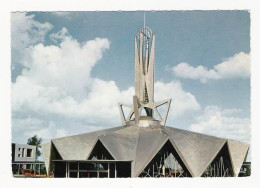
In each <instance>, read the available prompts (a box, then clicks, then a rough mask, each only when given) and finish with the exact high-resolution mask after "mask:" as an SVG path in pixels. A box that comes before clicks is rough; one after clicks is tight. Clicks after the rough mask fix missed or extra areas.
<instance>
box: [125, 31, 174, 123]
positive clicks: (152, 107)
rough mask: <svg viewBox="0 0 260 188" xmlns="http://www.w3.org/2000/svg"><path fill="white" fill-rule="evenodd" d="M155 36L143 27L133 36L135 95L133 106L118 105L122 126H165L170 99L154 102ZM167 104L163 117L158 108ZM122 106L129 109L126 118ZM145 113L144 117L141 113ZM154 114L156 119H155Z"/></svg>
mask: <svg viewBox="0 0 260 188" xmlns="http://www.w3.org/2000/svg"><path fill="white" fill-rule="evenodd" d="M154 56H155V35H154V34H153V33H152V31H151V29H150V28H148V27H143V28H142V29H140V30H139V32H138V33H137V35H136V36H135V95H134V96H133V105H124V104H120V112H121V117H122V122H123V124H124V125H128V124H133V123H135V125H139V126H149V125H150V124H153V125H154V124H158V125H165V122H166V119H167V115H168V112H169V107H170V103H171V99H168V100H165V101H162V102H159V103H155V102H154V63H155V58H154ZM164 104H168V106H167V109H166V112H165V114H164V116H162V115H161V114H160V113H159V111H158V109H157V108H158V107H159V106H161V105H164ZM122 106H126V107H130V108H131V112H130V113H129V115H128V117H127V118H126V116H125V114H124V112H123V108H122ZM143 110H144V111H145V113H146V115H141V114H143V113H142V111H143ZM155 114H156V116H157V119H155Z"/></svg>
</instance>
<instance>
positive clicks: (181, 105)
mask: <svg viewBox="0 0 260 188" xmlns="http://www.w3.org/2000/svg"><path fill="white" fill-rule="evenodd" d="M154 98H155V102H159V101H162V100H165V99H169V98H171V99H172V102H171V109H170V112H169V113H170V114H169V115H170V116H171V117H173V118H176V117H179V116H182V115H184V114H186V113H188V112H191V111H196V110H199V109H200V104H199V103H198V101H197V100H196V98H195V97H194V95H192V94H191V93H189V92H187V91H184V90H183V88H182V85H181V83H180V82H179V81H172V82H169V83H163V82H159V81H158V82H156V83H155V96H154Z"/></svg>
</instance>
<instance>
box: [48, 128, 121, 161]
mask: <svg viewBox="0 0 260 188" xmlns="http://www.w3.org/2000/svg"><path fill="white" fill-rule="evenodd" d="M122 128H123V127H116V128H112V129H107V130H102V131H95V132H91V133H86V134H80V135H75V136H68V137H62V138H57V139H53V140H52V142H53V144H54V146H55V147H56V149H57V150H58V152H59V154H60V155H61V157H62V159H63V160H84V159H87V157H88V156H89V154H90V152H91V151H92V149H93V147H94V145H95V143H96V142H97V139H98V137H99V136H100V135H102V134H106V133H109V132H112V131H115V130H118V129H122Z"/></svg>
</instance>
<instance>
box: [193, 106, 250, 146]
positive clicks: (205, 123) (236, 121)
mask: <svg viewBox="0 0 260 188" xmlns="http://www.w3.org/2000/svg"><path fill="white" fill-rule="evenodd" d="M240 112H241V110H239V109H222V108H220V107H217V106H207V107H205V109H204V111H203V114H202V115H200V116H198V117H197V119H196V121H197V122H196V123H194V124H192V125H191V126H190V130H191V131H195V132H199V133H204V134H209V135H212V136H217V137H221V138H228V139H233V140H240V141H244V142H249V141H250V119H249V118H241V117H237V116H236V115H237V113H240Z"/></svg>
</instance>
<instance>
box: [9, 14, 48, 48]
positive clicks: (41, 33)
mask: <svg viewBox="0 0 260 188" xmlns="http://www.w3.org/2000/svg"><path fill="white" fill-rule="evenodd" d="M52 27H53V26H52V25H51V24H50V23H48V22H45V23H40V22H37V21H35V20H34V15H27V14H26V12H14V13H12V14H11V32H12V38H11V40H12V48H14V49H22V48H25V47H28V46H30V45H33V44H36V43H38V42H43V41H44V37H45V35H46V33H47V32H48V31H49V30H51V29H52Z"/></svg>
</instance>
